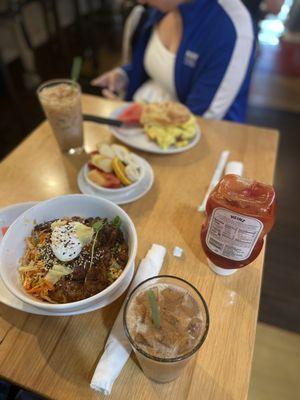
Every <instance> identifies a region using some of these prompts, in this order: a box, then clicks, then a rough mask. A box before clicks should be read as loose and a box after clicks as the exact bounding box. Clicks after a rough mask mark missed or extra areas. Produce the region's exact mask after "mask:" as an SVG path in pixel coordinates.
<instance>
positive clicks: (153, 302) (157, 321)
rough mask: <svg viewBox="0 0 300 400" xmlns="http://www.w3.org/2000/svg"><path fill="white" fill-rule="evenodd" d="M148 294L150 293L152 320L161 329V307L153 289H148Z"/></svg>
mask: <svg viewBox="0 0 300 400" xmlns="http://www.w3.org/2000/svg"><path fill="white" fill-rule="evenodd" d="M147 294H148V298H149V301H150V307H151V314H152V322H153V324H154V326H155V328H157V329H159V328H160V317H159V309H158V304H157V300H156V297H155V294H154V292H153V290H152V289H149V290H147Z"/></svg>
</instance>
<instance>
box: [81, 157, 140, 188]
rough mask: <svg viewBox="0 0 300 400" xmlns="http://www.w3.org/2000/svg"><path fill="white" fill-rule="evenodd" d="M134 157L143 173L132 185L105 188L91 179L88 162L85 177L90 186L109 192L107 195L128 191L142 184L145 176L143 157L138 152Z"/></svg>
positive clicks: (85, 166)
mask: <svg viewBox="0 0 300 400" xmlns="http://www.w3.org/2000/svg"><path fill="white" fill-rule="evenodd" d="M134 158H135V160H136V161H137V162H138V165H139V167H140V171H141V173H140V177H139V179H138V180H137V181H135V182H133V183H132V184H131V185H128V186H123V187H121V188H115V189H109V188H105V187H102V186H99V185H97V184H96V183H95V182H93V181H91V180H90V179H89V177H88V173H89V171H90V170H89V167H88V163H86V164H85V165H84V178H85V180H86V181H87V183H88V184H89V185H90V186H92V187H93V188H94V189H96V190H98V191H99V192H100V193H101V192H102V193H103V194H107V195H111V194H124V193H127V192H129V191H130V190H131V189H134V188H135V187H137V185H139V184H140V182H141V180H142V179H143V177H144V175H145V169H144V166H143V163H142V160H143V159H142V157H140V156H138V155H137V154H134Z"/></svg>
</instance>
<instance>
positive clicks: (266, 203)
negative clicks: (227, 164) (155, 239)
mask: <svg viewBox="0 0 300 400" xmlns="http://www.w3.org/2000/svg"><path fill="white" fill-rule="evenodd" d="M206 213H207V218H206V220H205V222H204V223H203V225H202V229H201V242H202V246H203V250H204V252H205V254H206V255H207V257H208V260H209V265H210V267H211V268H212V269H213V270H214V271H215V272H216V273H218V274H221V275H230V274H232V273H233V272H235V271H236V270H237V269H238V268H242V267H244V266H245V265H248V264H250V263H251V262H252V261H253V260H255V258H256V257H257V256H258V255H259V253H260V251H261V249H262V246H263V243H264V236H265V235H266V234H267V233H268V232H270V230H271V229H272V226H273V224H274V222H275V213H276V200H275V191H274V188H273V187H272V186H270V185H266V184H264V183H260V182H256V181H251V180H248V179H245V178H242V177H240V176H238V175H233V174H230V175H225V176H224V178H223V179H221V180H220V182H219V183H218V184H217V186H216V187H215V188H214V189H213V191H212V192H211V194H210V196H209V198H208V200H207V203H206Z"/></svg>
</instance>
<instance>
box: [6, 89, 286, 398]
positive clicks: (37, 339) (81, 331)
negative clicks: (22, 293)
mask: <svg viewBox="0 0 300 400" xmlns="http://www.w3.org/2000/svg"><path fill="white" fill-rule="evenodd" d="M115 106H116V103H112V102H108V101H105V100H101V99H99V98H96V97H93V96H87V95H85V96H83V108H84V111H85V112H86V113H99V114H100V113H101V114H103V115H108V114H109V112H110V111H111V110H112V109H113V107H115ZM199 124H200V126H201V130H202V138H201V140H200V143H199V144H198V145H197V146H196V147H195V148H193V149H192V150H190V151H188V152H185V153H182V154H179V155H173V156H163V155H161V156H159V155H150V154H143V156H144V157H145V158H146V159H147V160H149V161H150V162H151V164H152V166H153V169H154V173H155V183H154V186H153V187H152V189H151V191H150V192H149V193H148V194H147V195H146V196H145V197H143V198H141V199H140V200H138V201H136V202H135V203H132V204H129V205H126V206H125V207H124V209H125V210H126V211H127V212H128V213H129V215H130V216H131V217H132V219H133V221H134V223H135V225H136V228H137V232H138V238H139V248H138V256H137V261H139V260H140V259H141V258H142V257H143V256H144V255H145V253H146V252H147V250H148V249H149V247H150V246H151V244H152V243H153V242H156V243H160V244H163V245H165V246H166V247H167V250H168V255H167V258H166V261H165V263H164V266H163V269H162V271H161V272H162V273H165V274H175V275H178V276H181V277H183V278H184V279H187V280H188V281H191V282H192V283H193V284H194V285H195V286H196V287H197V288H198V289H199V290H200V292H201V293H202V294H203V296H204V298H205V299H206V301H207V303H208V307H209V312H210V317H211V326H210V331H209V334H208V337H207V340H206V342H205V343H204V345H203V347H202V348H201V349H200V351H199V353H198V355H197V357H196V358H194V359H193V360H192V361H191V362H190V364H189V365H188V367H187V368H186V370H185V372H184V373H183V374H182V376H181V377H180V378H179V379H178V380H176V381H174V382H172V383H169V384H164V385H161V384H155V383H153V382H151V381H150V380H147V379H146V378H145V376H144V375H143V373H142V372H141V370H140V369H139V367H138V366H137V365H136V363H135V361H134V359H133V358H130V360H129V361H128V362H127V364H126V366H125V367H124V369H123V371H122V373H121V374H120V376H119V377H118V379H117V380H116V382H115V385H114V387H113V393H112V395H111V398H112V399H122V400H123V399H124V400H125V399H130V400H131V399H166V398H167V399H172V400H173V399H179V400H181V399H201V400H202V399H203V400H209V399H212V400H219V399H220V400H226V399H228V400H229V399H230V400H233V399H234V400H237V399H246V398H247V391H248V385H249V378H250V372H251V360H252V354H253V347H254V340H255V330H256V321H257V312H258V306H259V295H260V287H261V277H262V269H263V257H264V251H262V252H261V254H260V256H259V257H258V258H257V259H256V261H255V262H254V263H252V265H250V266H248V267H246V268H244V269H243V270H241V271H239V272H237V273H236V274H234V275H232V276H230V277H220V276H217V275H215V274H214V273H213V272H212V271H211V270H210V269H209V268H208V267H207V265H206V259H205V256H204V253H203V251H202V248H201V245H200V240H199V232H200V227H201V224H202V222H203V219H204V216H203V215H201V214H199V213H198V212H197V206H198V204H199V203H200V202H201V200H202V199H203V196H204V194H205V192H206V189H207V187H208V184H209V182H210V179H211V176H212V174H213V171H214V169H215V166H216V163H217V160H218V158H219V155H220V153H221V151H222V150H224V149H228V150H230V159H231V160H240V161H242V162H243V163H244V165H245V175H246V176H248V177H251V178H254V179H257V180H260V181H263V182H267V183H272V180H273V173H274V168H275V161H276V152H277V143H278V133H277V132H276V131H271V130H268V129H260V128H255V127H251V126H247V125H238V124H233V123H228V122H218V121H207V120H203V119H201V118H199ZM85 138H86V146H87V150H92V149H93V146H94V144H95V143H96V142H97V141H99V140H110V139H111V137H110V134H109V132H108V130H107V128H105V127H101V126H100V125H96V124H93V123H86V124H85ZM82 162H83V160H82V158H80V157H79V158H76V157H67V156H63V155H62V154H61V153H60V152H59V150H58V147H57V144H56V142H55V140H54V137H53V135H52V133H51V130H50V127H49V125H48V123H46V122H44V123H43V124H41V125H40V126H39V127H38V128H37V129H36V130H35V131H34V132H33V134H32V135H30V136H29V137H28V138H27V139H26V140H25V141H24V142H23V143H21V145H20V146H19V147H18V148H17V149H16V150H14V151H13V152H12V153H11V154H10V155H9V156H8V157H7V158H6V159H5V160H4V161H3V162H2V163H1V165H0V180H1V194H0V207H2V206H6V205H9V204H13V203H18V202H22V201H29V200H44V199H48V198H50V197H53V196H57V195H63V194H66V193H76V192H78V187H77V183H76V177H77V173H78V170H79V168H80V166H81V165H82ZM174 246H180V247H182V248H183V249H184V257H183V258H181V259H177V258H175V257H173V256H172V249H173V248H174ZM122 299H123V298H122ZM122 299H119V300H118V301H116V302H115V303H113V304H112V305H111V306H109V307H106V308H104V309H102V310H98V311H95V312H92V313H90V314H85V315H81V316H73V317H43V316H35V315H30V314H25V313H22V312H19V311H16V310H13V309H11V308H9V307H6V306H4V305H1V306H0V313H1V319H0V375H1V376H2V377H3V378H5V379H7V380H10V381H11V382H15V383H16V384H18V385H21V386H24V387H26V388H28V389H30V390H32V391H35V392H38V393H40V394H42V395H44V396H48V397H50V398H53V399H62V400H63V399H68V400H74V399H99V398H101V397H102V396H101V395H99V394H98V393H96V392H93V391H92V390H91V389H90V387H89V383H90V380H91V377H92V374H93V372H94V369H95V366H96V364H97V361H98V359H99V356H100V355H101V352H102V350H103V345H104V343H105V339H106V337H107V334H108V332H109V331H110V328H111V326H112V324H113V321H114V319H115V316H116V315H117V313H118V310H119V308H120V304H121V301H122Z"/></svg>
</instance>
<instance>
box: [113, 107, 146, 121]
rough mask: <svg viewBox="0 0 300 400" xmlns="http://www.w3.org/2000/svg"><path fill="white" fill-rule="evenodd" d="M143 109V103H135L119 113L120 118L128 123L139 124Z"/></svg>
mask: <svg viewBox="0 0 300 400" xmlns="http://www.w3.org/2000/svg"><path fill="white" fill-rule="evenodd" d="M142 111H143V106H142V104H139V103H133V104H132V105H130V106H129V107H127V108H126V109H125V110H124V111H123V112H122V113H121V114H120V115H119V117H118V119H119V120H120V121H123V122H126V123H127V124H138V123H139V122H140V118H141V115H142Z"/></svg>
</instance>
